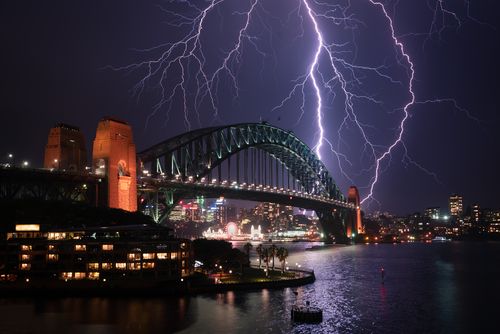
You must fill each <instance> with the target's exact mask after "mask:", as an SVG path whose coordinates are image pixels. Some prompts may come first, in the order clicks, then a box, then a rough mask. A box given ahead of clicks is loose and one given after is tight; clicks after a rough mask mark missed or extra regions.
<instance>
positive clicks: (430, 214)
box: [424, 207, 440, 219]
mask: <svg viewBox="0 0 500 334" xmlns="http://www.w3.org/2000/svg"><path fill="white" fill-rule="evenodd" d="M439 211H440V208H439V207H432V208H427V209H425V214H424V216H425V217H427V218H430V219H439V214H440V212H439Z"/></svg>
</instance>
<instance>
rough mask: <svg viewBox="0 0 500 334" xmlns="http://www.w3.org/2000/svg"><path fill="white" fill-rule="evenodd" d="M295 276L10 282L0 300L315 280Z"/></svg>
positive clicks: (160, 293)
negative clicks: (226, 279)
mask: <svg viewBox="0 0 500 334" xmlns="http://www.w3.org/2000/svg"><path fill="white" fill-rule="evenodd" d="M289 271H293V272H295V273H296V274H300V276H299V277H294V278H287V279H278V280H269V281H260V282H233V283H218V284H214V283H204V282H206V280H205V281H204V282H200V281H199V280H198V282H197V280H195V279H189V278H186V281H185V282H176V283H174V282H172V281H163V282H161V281H154V282H151V281H142V280H141V281H138V280H133V281H130V280H128V281H125V280H124V281H116V282H113V283H112V282H102V281H99V282H89V281H71V282H64V281H61V282H40V283H38V284H37V283H33V282H29V283H25V282H12V283H4V284H0V296H2V298H6V299H10V298H26V297H44V298H46V297H57V298H64V297H118V298H122V297H123V298H128V297H164V296H177V297H179V296H196V295H199V294H206V293H220V292H226V291H256V290H262V289H283V288H288V287H296V286H302V285H307V284H311V283H313V282H314V281H315V280H316V277H315V275H314V271H312V272H309V271H303V270H289Z"/></svg>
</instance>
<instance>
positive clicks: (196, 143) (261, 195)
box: [138, 123, 355, 234]
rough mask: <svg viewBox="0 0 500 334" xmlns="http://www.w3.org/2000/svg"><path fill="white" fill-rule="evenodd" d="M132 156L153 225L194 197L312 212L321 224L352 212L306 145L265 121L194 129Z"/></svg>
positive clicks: (143, 200)
mask: <svg viewBox="0 0 500 334" xmlns="http://www.w3.org/2000/svg"><path fill="white" fill-rule="evenodd" d="M138 158H139V160H140V162H141V167H142V174H141V173H140V175H139V177H138V187H139V189H138V190H139V194H140V196H141V199H140V204H142V209H143V211H145V212H147V213H149V214H151V215H152V216H153V218H154V219H155V220H157V221H162V220H163V219H164V218H165V217H166V216H167V215H168V213H169V212H170V210H171V209H172V208H173V206H175V204H176V203H177V202H178V201H179V200H181V199H182V198H194V197H196V196H200V195H201V196H206V197H218V196H225V197H228V198H237V199H247V200H254V201H269V202H275V203H281V204H286V205H293V206H296V207H302V208H306V209H312V210H316V212H317V213H318V216H319V217H320V219H321V220H322V221H323V227H325V224H324V223H325V222H326V221H332V220H335V221H336V222H337V224H336V225H338V226H340V225H344V218H345V217H346V215H347V214H349V213H351V212H353V210H354V209H355V208H354V206H353V205H352V204H349V203H347V201H346V199H345V197H344V196H343V195H342V193H341V192H340V190H339V189H338V187H337V185H336V184H335V182H334V180H333V178H332V177H331V175H330V174H329V172H328V170H327V168H326V167H325V165H324V164H323V163H322V162H321V161H320V160H319V159H318V158H317V156H316V155H315V154H314V152H313V150H311V148H309V147H308V146H307V145H306V144H305V143H304V142H302V141H301V140H300V139H298V138H297V137H296V136H295V135H294V134H293V133H292V132H291V131H285V130H283V129H280V128H277V127H274V126H271V125H269V124H267V123H249V124H235V125H229V126H221V127H211V128H204V129H198V130H195V131H191V132H188V133H184V134H181V135H179V136H176V137H173V138H171V139H168V140H166V141H164V142H162V143H160V144H157V145H155V146H153V147H151V148H150V149H147V150H145V151H143V152H141V153H139V154H138ZM342 230H343V229H342ZM336 234H338V233H336Z"/></svg>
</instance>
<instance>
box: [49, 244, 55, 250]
mask: <svg viewBox="0 0 500 334" xmlns="http://www.w3.org/2000/svg"><path fill="white" fill-rule="evenodd" d="M48 249H49V250H55V249H56V246H55V245H49V246H48Z"/></svg>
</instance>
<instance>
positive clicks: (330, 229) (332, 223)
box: [316, 208, 349, 243]
mask: <svg viewBox="0 0 500 334" xmlns="http://www.w3.org/2000/svg"><path fill="white" fill-rule="evenodd" d="M316 215H317V216H318V218H319V222H320V224H321V227H322V228H323V233H324V238H325V242H326V243H332V242H333V241H335V242H336V243H348V242H349V239H348V238H347V235H346V228H345V223H346V221H345V220H346V215H347V210H346V209H341V208H338V209H333V210H316Z"/></svg>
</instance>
